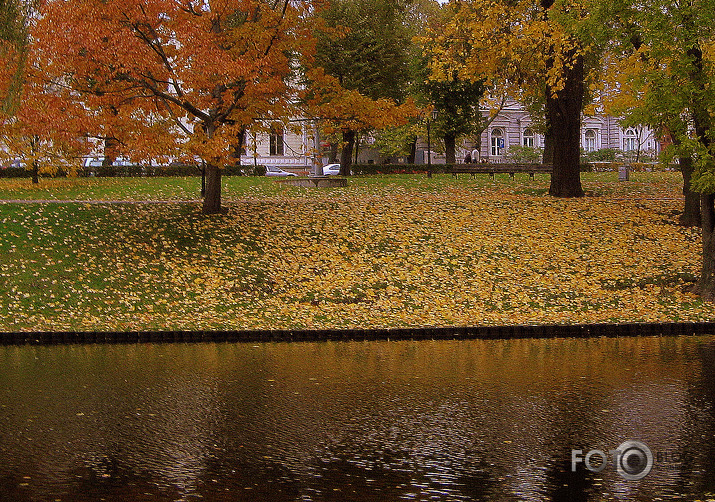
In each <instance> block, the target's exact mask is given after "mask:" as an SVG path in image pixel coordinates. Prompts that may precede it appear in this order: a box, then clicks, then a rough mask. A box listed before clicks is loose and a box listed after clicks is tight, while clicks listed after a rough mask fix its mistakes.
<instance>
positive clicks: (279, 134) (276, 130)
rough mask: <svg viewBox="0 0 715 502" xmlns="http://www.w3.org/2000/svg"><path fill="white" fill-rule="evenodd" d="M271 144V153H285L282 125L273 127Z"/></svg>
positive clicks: (274, 154)
mask: <svg viewBox="0 0 715 502" xmlns="http://www.w3.org/2000/svg"><path fill="white" fill-rule="evenodd" d="M270 142H271V146H270V150H271V151H270V155H272V156H276V155H283V151H284V148H283V145H284V142H283V129H282V128H280V127H272V128H271V139H270Z"/></svg>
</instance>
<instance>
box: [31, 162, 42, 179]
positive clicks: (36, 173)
mask: <svg viewBox="0 0 715 502" xmlns="http://www.w3.org/2000/svg"><path fill="white" fill-rule="evenodd" d="M32 183H33V184H38V183H40V168H39V167H38V165H37V161H34V162H33V163H32Z"/></svg>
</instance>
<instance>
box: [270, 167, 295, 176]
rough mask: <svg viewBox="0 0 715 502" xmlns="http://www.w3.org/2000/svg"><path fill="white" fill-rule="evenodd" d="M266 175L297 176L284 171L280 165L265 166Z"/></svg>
mask: <svg viewBox="0 0 715 502" xmlns="http://www.w3.org/2000/svg"><path fill="white" fill-rule="evenodd" d="M266 176H298V175H297V174H295V173H289V172H288V171H284V170H283V169H281V168H280V167H276V166H266Z"/></svg>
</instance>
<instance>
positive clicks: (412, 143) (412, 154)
mask: <svg viewBox="0 0 715 502" xmlns="http://www.w3.org/2000/svg"><path fill="white" fill-rule="evenodd" d="M416 155H417V136H414V137H413V138H412V141H410V154H409V155H408V156H407V163H408V164H414V163H415V156H416Z"/></svg>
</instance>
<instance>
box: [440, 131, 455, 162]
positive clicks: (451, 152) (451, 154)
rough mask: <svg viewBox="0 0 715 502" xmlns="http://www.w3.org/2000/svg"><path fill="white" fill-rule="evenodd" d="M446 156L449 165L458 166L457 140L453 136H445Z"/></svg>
mask: <svg viewBox="0 0 715 502" xmlns="http://www.w3.org/2000/svg"><path fill="white" fill-rule="evenodd" d="M443 139H444V155H445V157H446V162H447V164H456V163H457V162H456V159H457V155H456V152H455V150H456V143H457V138H456V137H455V136H454V135H452V134H446V135H445V136H444V138H443Z"/></svg>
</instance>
